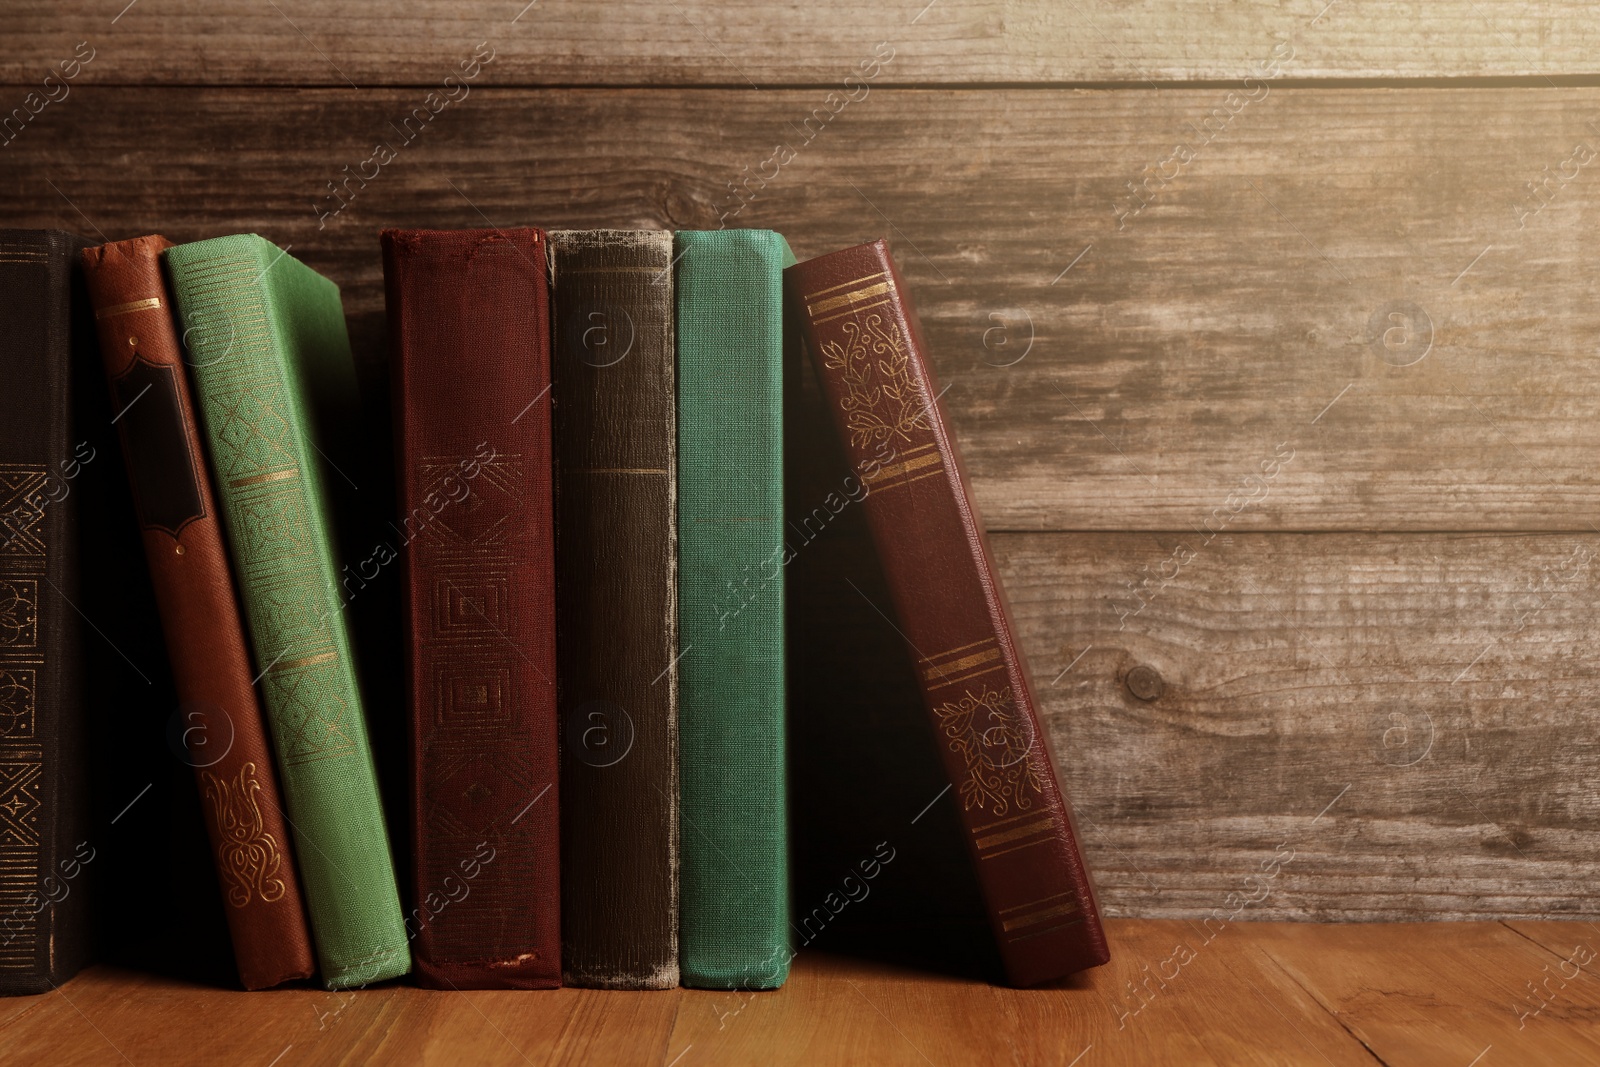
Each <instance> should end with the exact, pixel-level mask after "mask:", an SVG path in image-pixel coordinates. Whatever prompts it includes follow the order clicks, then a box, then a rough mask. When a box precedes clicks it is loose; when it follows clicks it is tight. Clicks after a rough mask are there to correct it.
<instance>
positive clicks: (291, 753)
mask: <svg viewBox="0 0 1600 1067" xmlns="http://www.w3.org/2000/svg"><path fill="white" fill-rule="evenodd" d="M165 259H166V263H167V268H168V270H169V272H170V274H171V277H172V290H173V296H174V302H175V304H176V311H177V317H178V326H179V329H180V330H181V331H182V334H183V340H184V344H185V346H186V348H187V350H188V355H187V358H188V360H189V363H190V367H191V368H192V370H193V373H194V379H195V386H196V395H197V396H198V397H199V402H200V411H201V417H202V421H203V422H204V423H205V434H206V440H207V443H208V445H209V448H210V453H211V455H210V458H211V465H212V471H213V474H214V476H215V478H216V484H217V489H218V495H219V496H220V498H221V510H222V517H223V521H224V525H225V526H226V528H227V531H228V541H229V544H230V546H231V548H232V555H233V560H234V569H235V572H236V573H235V578H236V580H237V581H238V583H239V590H240V594H241V597H242V599H243V601H244V605H245V615H246V617H247V618H248V620H249V624H250V637H251V642H252V645H253V646H254V651H255V659H256V669H257V670H258V671H259V672H260V674H259V678H258V681H257V684H258V685H259V686H260V687H261V690H262V701H263V703H264V704H265V706H266V709H267V719H268V722H269V725H270V728H271V731H272V741H273V747H274V749H275V751H276V753H277V757H278V773H279V775H280V777H281V779H282V782H283V794H284V798H285V802H286V804H287V806H288V809H289V810H288V815H289V819H290V822H291V825H292V827H293V830H294V839H295V846H296V848H295V852H296V854H297V858H298V859H299V861H300V873H301V876H302V880H303V882H304V888H305V896H306V900H307V905H308V908H309V910H310V913H311V933H312V939H313V941H315V943H316V950H317V958H318V962H319V963H320V965H321V969H322V978H323V981H324V982H325V983H326V984H327V985H328V987H329V988H331V989H341V988H349V987H353V986H360V985H366V984H367V983H370V982H376V981H381V980H382V979H385V978H393V977H396V976H397V975H402V974H405V973H406V972H407V971H408V970H410V969H411V956H410V952H409V950H408V948H407V938H406V931H405V926H404V923H403V920H402V916H401V909H400V896H399V892H398V890H397V888H396V882H395V872H394V861H393V858H392V856H391V854H390V849H389V837H388V831H387V829H386V827H385V824H384V815H383V808H382V805H381V803H380V801H379V797H378V782H377V774H376V771H375V769H374V764H373V756H372V749H371V745H370V744H369V742H368V738H367V728H366V717H365V714H364V711H363V708H362V701H361V694H360V690H359V688H358V686H357V682H356V670H355V664H354V662H353V659H352V651H351V640H350V634H349V631H348V627H347V624H346V618H345V613H344V610H343V609H344V606H345V604H346V601H347V599H348V597H346V596H345V595H343V593H342V590H341V586H340V577H339V561H338V553H337V550H336V539H335V522H336V515H335V512H334V504H335V498H334V497H333V496H332V495H331V493H330V490H331V489H332V488H333V487H332V486H331V485H330V482H332V481H334V480H336V479H337V480H338V481H339V484H340V486H341V489H340V491H341V493H342V492H343V491H344V488H343V479H344V478H345V477H346V475H345V474H344V472H343V471H342V470H340V469H339V468H338V467H337V465H336V464H335V462H334V460H333V459H331V458H330V457H331V456H336V455H338V456H348V455H349V454H350V437H351V435H352V434H354V433H357V432H358V430H357V427H358V426H359V417H360V402H359V398H358V395H357V391H356V380H355V368H354V365H353V363H352V361H351V357H350V342H349V338H348V337H347V335H346V333H345V324H344V310H343V308H342V306H341V305H340V302H339V288H338V286H336V285H334V284H333V283H332V282H330V281H329V280H328V279H326V278H324V277H322V275H320V274H318V273H316V272H315V271H313V270H312V269H311V268H309V267H307V266H305V265H304V264H302V263H301V262H300V261H298V260H296V259H295V258H294V257H292V256H290V255H288V254H287V253H286V252H285V251H280V250H279V249H278V248H277V247H275V246H274V245H272V244H271V243H270V242H268V241H266V240H263V239H262V238H260V237H257V236H256V235H254V234H240V235H236V236H232V237H219V238H216V239H214V240H210V241H198V242H195V243H193V244H185V245H179V246H177V247H176V248H172V249H169V250H168V251H167V252H166V254H165ZM326 466H333V467H334V471H332V472H330V471H327V470H325V467H326Z"/></svg>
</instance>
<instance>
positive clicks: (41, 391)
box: [0, 230, 95, 994]
mask: <svg viewBox="0 0 1600 1067" xmlns="http://www.w3.org/2000/svg"><path fill="white" fill-rule="evenodd" d="M75 253H76V246H75V245H74V239H73V238H70V237H68V236H67V235H66V234H62V233H57V232H47V231H19V230H5V231H0V374H3V375H4V377H5V385H4V387H3V388H0V994H20V993H44V992H47V991H49V990H51V989H53V988H55V987H56V986H57V985H59V984H60V983H61V982H64V981H66V980H67V979H68V978H70V977H72V975H73V974H74V973H75V972H76V971H77V970H78V968H79V967H81V966H82V964H83V962H84V959H85V957H86V955H87V947H88V917H87V915H86V914H85V913H84V911H83V908H82V905H83V901H84V893H83V891H82V888H83V887H82V883H81V882H79V881H78V876H79V874H80V873H81V872H82V870H83V867H84V866H85V865H86V864H88V863H90V862H92V860H93V858H94V854H95V850H94V845H93V844H92V843H91V842H90V841H89V840H88V839H87V835H88V803H87V796H86V784H87V780H88V777H87V771H86V768H85V767H84V752H83V741H84V732H85V725H84V721H83V719H84V715H85V708H84V700H83V680H82V678H83V673H84V671H83V650H82V640H83V637H82V633H81V627H80V621H79V616H78V614H77V612H76V611H75V610H74V609H73V607H72V605H73V604H75V603H77V602H79V586H80V579H79V569H78V564H79V550H78V545H77V539H78V532H79V531H78V504H77V500H76V498H75V494H74V493H73V486H72V479H73V477H74V475H75V473H76V470H77V468H78V466H79V465H80V464H81V463H82V462H83V461H84V456H82V455H79V454H76V453H75V452H74V447H73V446H74V441H73V438H72V437H71V430H72V389H71V378H72V375H71V367H70V361H71V358H72V337H71V333H72V330H73V322H72V318H73V316H72V306H71V304H72V301H71V295H70V292H71V277H70V275H71V269H72V262H71V258H70V257H72V256H74V255H75Z"/></svg>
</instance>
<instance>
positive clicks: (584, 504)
mask: <svg viewBox="0 0 1600 1067" xmlns="http://www.w3.org/2000/svg"><path fill="white" fill-rule="evenodd" d="M550 240H551V244H552V247H553V250H554V273H553V280H554V304H555V349H554V359H555V387H554V397H555V460H556V621H557V625H558V626H559V629H560V633H561V640H560V642H559V644H558V648H557V664H558V674H559V677H560V683H561V701H560V706H561V722H562V750H561V956H562V971H563V975H564V977H563V981H564V982H565V983H566V984H567V985H578V986H592V987H599V988H607V989H669V988H671V987H673V986H676V985H677V984H678V714H677V713H678V701H677V693H678V678H677V659H678V625H677V624H678V620H677V603H676V592H677V574H676V570H677V558H678V553H677V523H676V514H675V503H676V498H677V484H678V478H677V469H676V463H677V418H676V410H675V408H676V403H675V398H676V392H677V390H676V384H675V383H676V368H675V363H676V358H677V350H676V348H675V346H674V334H673V308H672V294H673V286H672V234H671V233H670V232H668V231H665V230H658V231H631V230H571V231H558V232H555V233H552V234H551V235H550Z"/></svg>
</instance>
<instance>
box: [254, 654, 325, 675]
mask: <svg viewBox="0 0 1600 1067" xmlns="http://www.w3.org/2000/svg"><path fill="white" fill-rule="evenodd" d="M338 658H339V653H337V652H323V653H321V654H320V655H316V656H304V657H302V658H300V659H283V660H279V661H278V662H277V663H274V664H273V665H272V666H270V667H268V668H267V673H269V674H279V673H281V672H283V671H293V670H299V669H300V668H302V667H315V666H316V665H317V664H319V663H332V662H333V661H334V660H336V659H338Z"/></svg>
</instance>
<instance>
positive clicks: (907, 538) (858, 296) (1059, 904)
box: [784, 240, 1110, 986]
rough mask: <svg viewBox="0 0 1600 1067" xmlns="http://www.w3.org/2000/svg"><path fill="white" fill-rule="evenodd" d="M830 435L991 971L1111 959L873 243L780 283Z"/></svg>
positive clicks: (973, 530)
mask: <svg viewBox="0 0 1600 1067" xmlns="http://www.w3.org/2000/svg"><path fill="white" fill-rule="evenodd" d="M784 282H785V286H786V289H787V294H788V300H789V302H790V307H791V308H792V309H793V311H794V313H795V317H796V318H797V319H798V320H799V323H800V327H801V331H802V333H803V335H804V337H805V340H806V342H807V346H808V348H809V350H810V355H811V360H812V364H813V367H814V368H815V370H816V371H817V373H818V375H819V377H820V379H821V383H822V391H823V394H824V397H825V398H826V401H827V404H828V408H829V411H830V412H831V414H832V416H833V420H834V424H835V427H836V428H837V430H838V434H839V439H840V441H841V443H842V444H843V446H844V450H845V453H846V456H847V457H848V459H849V460H850V463H851V465H852V467H853V469H854V473H855V474H856V475H857V476H858V477H859V478H860V480H861V482H862V484H863V485H864V486H865V490H866V492H865V496H864V497H863V498H862V502H861V506H862V508H863V509H864V511H865V514H866V516H867V523H868V526H869V527H870V529H871V531H872V539H873V543H874V545H875V546H876V547H877V551H878V555H879V560H880V563H881V564H882V567H883V572H884V576H885V579H886V581H887V584H888V587H889V590H890V598H891V600H892V602H893V603H892V608H893V614H894V617H895V619H896V620H897V622H898V624H899V629H900V630H901V633H902V636H904V638H905V639H906V644H907V645H908V646H909V651H910V652H911V654H912V655H913V656H914V657H915V660H916V662H915V668H916V672H917V677H918V681H919V683H920V685H921V687H922V692H923V697H924V703H925V705H926V708H927V711H928V715H929V720H930V722H931V724H932V726H933V729H934V730H935V732H936V734H937V737H938V740H939V749H940V755H941V757H942V759H943V761H944V767H945V772H946V774H947V775H948V776H949V780H950V783H951V786H952V791H953V793H954V794H955V797H956V803H957V804H958V806H959V808H960V809H961V813H962V819H963V822H964V824H965V828H966V842H967V847H968V851H969V853H970V855H971V857H972V861H973V863H974V864H975V866H976V869H977V872H978V881H979V883H980V884H981V886H982V888H983V895H984V898H985V902H986V903H987V906H988V911H989V919H990V925H991V927H992V929H993V931H994V936H995V938H996V941H997V943H998V945H999V949H1000V955H1001V959H1002V961H1003V962H1004V965H1005V971H1006V977H1007V980H1008V981H1010V982H1011V983H1012V984H1014V985H1018V986H1028V985H1035V984H1037V983H1040V982H1045V981H1049V980H1052V979H1056V978H1060V977H1062V976H1064V975H1068V974H1071V973H1073V972H1076V971H1080V970H1083V969H1084V968H1087V967H1094V966H1098V965H1099V964H1103V963H1105V962H1106V961H1107V960H1108V959H1109V958H1110V952H1109V949H1108V947H1107V944H1106V938H1105V932H1104V930H1103V929H1102V927H1101V924H1100V916H1099V911H1098V908H1097V907H1096V904H1095V900H1094V893H1093V888H1092V886H1091V883H1090V880H1089V875H1088V872H1087V870H1086V868H1085V867H1084V863H1083V858H1082V855H1081V854H1080V852H1079V850H1078V843H1077V835H1076V833H1075V831H1074V829H1073V826H1072V822H1071V816H1070V813H1069V810H1068V808H1067V805H1066V801H1065V798H1064V797H1063V795H1062V792H1061V789H1060V787H1059V785H1058V784H1057V781H1056V774H1055V767H1054V764H1053V763H1052V761H1051V758H1050V753H1049V750H1048V748H1047V746H1046V741H1045V735H1044V731H1043V729H1042V728H1041V726H1040V723H1039V718H1038V714H1037V712H1036V704H1035V701H1034V697H1033V693H1032V689H1031V688H1030V684H1029V680H1028V671H1027V666H1026V664H1025V663H1024V662H1023V658H1022V651H1021V649H1020V648H1019V647H1018V645H1017V642H1016V639H1015V636H1014V635H1013V633H1012V628H1011V623H1010V620H1009V611H1008V609H1007V607H1006V603H1005V597H1004V592H1003V590H1002V589H1001V586H1000V582H999V579H998V577H997V576H996V574H995V568H994V564H993V562H992V558H991V556H990V552H989V547H988V544H987V541H986V539H985V536H984V532H983V525H982V523H981V522H980V521H979V518H978V515H977V512H976V511H975V510H974V509H973V505H972V498H971V494H970V493H969V492H968V489H967V482H966V478H965V475H964V474H963V472H962V469H961V462H960V458H959V456H958V454H957V452H956V445H955V439H954V437H953V436H952V435H951V434H950V431H949V429H948V427H947V426H946V424H945V421H944V418H943V416H942V415H941V414H940V411H939V405H938V402H937V397H938V389H937V387H936V386H935V385H934V381H933V376H932V374H931V372H930V370H929V366H928V360H927V355H926V353H927V348H926V345H925V344H924V342H923V338H922V333H921V329H920V327H919V325H918V322H917V318H916V315H915V312H914V311H913V308H912V304H911V301H910V298H909V294H908V293H907V292H906V288H905V284H904V282H903V281H902V280H901V278H900V275H899V273H898V271H897V270H896V268H895V265H894V261H893V259H892V258H891V257H890V255H889V247H888V244H887V243H886V242H884V241H881V240H880V241H875V242H873V243H871V244H865V245H858V246H856V247H854V248H847V249H844V250H842V251H839V252H834V253H832V254H830V255H826V256H821V257H819V258H817V259H812V260H808V261H807V262H805V263H801V264H799V265H797V266H794V267H791V268H789V269H788V270H787V271H785V278H784Z"/></svg>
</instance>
